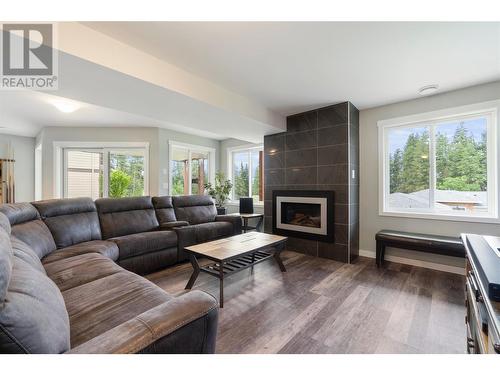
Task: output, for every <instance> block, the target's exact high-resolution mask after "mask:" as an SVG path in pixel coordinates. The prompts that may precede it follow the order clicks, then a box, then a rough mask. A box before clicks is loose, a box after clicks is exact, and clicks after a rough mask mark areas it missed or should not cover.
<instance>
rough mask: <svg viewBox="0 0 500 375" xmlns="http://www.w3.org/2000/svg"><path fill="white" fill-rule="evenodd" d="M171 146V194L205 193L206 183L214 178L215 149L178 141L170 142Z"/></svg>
mask: <svg viewBox="0 0 500 375" xmlns="http://www.w3.org/2000/svg"><path fill="white" fill-rule="evenodd" d="M169 146H170V147H169V149H170V194H171V195H191V194H192V195H203V194H205V184H206V183H207V182H209V181H212V180H213V176H212V173H213V171H212V169H213V168H212V166H211V165H212V160H213V158H214V156H215V150H214V149H212V148H205V147H201V146H195V145H187V144H182V143H177V142H170V143H169Z"/></svg>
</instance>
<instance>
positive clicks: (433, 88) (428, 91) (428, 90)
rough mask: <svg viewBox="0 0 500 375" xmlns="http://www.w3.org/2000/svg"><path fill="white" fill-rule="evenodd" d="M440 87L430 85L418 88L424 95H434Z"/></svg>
mask: <svg viewBox="0 0 500 375" xmlns="http://www.w3.org/2000/svg"><path fill="white" fill-rule="evenodd" d="M438 88H439V85H428V86H424V87H422V88H421V89H420V90H418V93H419V94H420V95H422V96H427V95H432V94H434V93H435V92H436V91H437V90H438Z"/></svg>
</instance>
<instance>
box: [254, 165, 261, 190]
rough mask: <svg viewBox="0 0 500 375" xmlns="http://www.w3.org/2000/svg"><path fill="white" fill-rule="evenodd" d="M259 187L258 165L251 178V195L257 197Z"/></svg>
mask: <svg viewBox="0 0 500 375" xmlns="http://www.w3.org/2000/svg"><path fill="white" fill-rule="evenodd" d="M259 186H260V165H257V167H256V168H255V173H254V175H253V176H252V195H253V196H254V197H255V196H257V197H258V196H259Z"/></svg>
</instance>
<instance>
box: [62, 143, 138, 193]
mask: <svg viewBox="0 0 500 375" xmlns="http://www.w3.org/2000/svg"><path fill="white" fill-rule="evenodd" d="M63 155H64V156H63V162H64V168H63V174H64V179H63V182H64V189H63V196H64V197H65V198H75V197H91V198H92V199H97V198H102V197H112V198H119V197H135V196H141V195H145V194H147V193H148V189H147V149H146V148H123V149H108V148H72V147H71V148H70V147H67V148H64V153H63Z"/></svg>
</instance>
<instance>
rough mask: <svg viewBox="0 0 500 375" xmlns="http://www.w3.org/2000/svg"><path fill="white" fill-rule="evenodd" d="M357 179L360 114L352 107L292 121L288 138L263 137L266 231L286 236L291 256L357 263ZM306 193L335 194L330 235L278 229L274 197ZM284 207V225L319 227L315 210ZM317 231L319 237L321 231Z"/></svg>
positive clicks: (316, 112) (291, 118) (317, 112)
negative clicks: (298, 254) (300, 255)
mask: <svg viewBox="0 0 500 375" xmlns="http://www.w3.org/2000/svg"><path fill="white" fill-rule="evenodd" d="M358 174H359V111H358V110H357V108H356V107H354V106H353V105H352V104H351V103H350V102H345V103H340V104H335V105H331V106H328V107H324V108H319V109H316V110H312V111H308V112H304V113H299V114H296V115H293V116H289V117H287V131H286V132H284V133H278V134H273V135H269V136H266V137H264V187H265V192H264V199H265V201H264V213H265V231H266V232H268V233H273V231H274V232H275V233H283V234H285V235H287V236H288V237H289V240H288V243H287V247H288V248H289V249H291V250H294V251H298V252H302V253H306V254H309V255H313V256H318V257H322V258H329V259H335V260H339V261H342V262H350V261H352V260H353V259H355V258H356V257H357V256H358V253H359V221H358V217H359V181H358ZM286 191H291V193H290V194H285V193H286ZM292 191H293V193H292ZM301 191H302V192H304V195H305V196H307V192H310V191H316V192H317V195H318V194H319V195H321V194H322V193H326V194H331V196H332V197H331V200H332V201H333V214H332V215H329V216H328V223H327V224H328V228H327V230H328V231H330V235H327V236H324V235H323V234H320V235H319V236H314V235H309V234H307V228H306V231H305V232H306V234H304V231H303V230H301V232H295V233H294V232H290V231H286V232H283V230H282V229H280V228H277V221H276V205H275V207H274V209H273V193H279V194H281V195H283V194H285V195H294V196H299V197H300V195H302V194H301ZM274 195H275V196H276V194H274ZM282 207H283V210H286V212H284V211H283V210H282V211H281V217H280V220H281V221H286V223H285V224H287V225H288V224H297V222H300V225H302V226H308V227H310V228H317V227H318V225H319V224H318V220H317V217H318V212H319V211H318V208H317V207H316V205H314V204H312V205H309V206H307V207H306V206H305V205H301V204H300V202H298V203H297V202H295V201H294V202H291V203H287V204H284V205H283V206H282ZM296 211H297V212H298V214H296V213H295V212H296ZM290 212H292V213H293V215H292V216H290V215H291V214H290ZM284 215H285V216H284ZM287 215H288V216H287ZM282 227H283V226H282ZM284 227H287V226H284ZM287 228H288V229H289V228H291V227H287ZM299 230H300V229H299ZM313 231H316V232H317V233H318V229H313Z"/></svg>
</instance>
